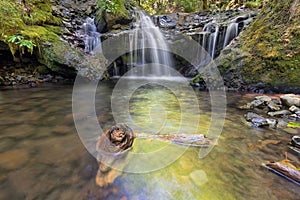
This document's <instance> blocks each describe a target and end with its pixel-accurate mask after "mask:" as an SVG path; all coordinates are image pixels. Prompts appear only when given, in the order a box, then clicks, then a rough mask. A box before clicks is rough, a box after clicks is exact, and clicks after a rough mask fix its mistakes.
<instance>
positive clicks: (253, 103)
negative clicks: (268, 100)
mask: <svg viewBox="0 0 300 200" xmlns="http://www.w3.org/2000/svg"><path fill="white" fill-rule="evenodd" d="M262 105H264V102H263V101H261V100H254V101H252V102H251V107H254V108H257V107H261V106H262Z"/></svg>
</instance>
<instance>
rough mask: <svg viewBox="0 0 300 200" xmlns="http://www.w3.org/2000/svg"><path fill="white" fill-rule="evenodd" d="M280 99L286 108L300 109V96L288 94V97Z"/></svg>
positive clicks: (283, 96)
mask: <svg viewBox="0 0 300 200" xmlns="http://www.w3.org/2000/svg"><path fill="white" fill-rule="evenodd" d="M280 99H281V101H282V103H283V104H284V105H285V106H289V107H290V106H297V107H300V95H295V94H286V95H282V96H280Z"/></svg>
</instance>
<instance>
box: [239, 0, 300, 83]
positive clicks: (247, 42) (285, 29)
mask: <svg viewBox="0 0 300 200" xmlns="http://www.w3.org/2000/svg"><path fill="white" fill-rule="evenodd" d="M299 10H300V6H299V3H297V1H295V0H287V1H279V0H271V1H269V3H268V4H267V6H265V7H264V9H263V10H262V11H261V13H260V14H259V15H258V17H257V20H256V21H255V22H254V23H253V24H252V25H251V26H250V27H249V28H248V29H247V31H246V32H245V33H243V34H242V36H241V40H240V43H241V45H242V49H243V51H245V52H247V53H248V54H249V56H248V57H247V58H246V59H245V60H244V67H243V70H242V75H243V77H244V79H245V80H246V81H247V82H249V83H251V82H259V81H263V82H265V83H268V84H271V85H277V84H280V85H283V84H284V85H295V86H300V76H299V74H300V69H299V61H300V59H299V53H300V39H299V34H300V31H299V24H300V15H299Z"/></svg>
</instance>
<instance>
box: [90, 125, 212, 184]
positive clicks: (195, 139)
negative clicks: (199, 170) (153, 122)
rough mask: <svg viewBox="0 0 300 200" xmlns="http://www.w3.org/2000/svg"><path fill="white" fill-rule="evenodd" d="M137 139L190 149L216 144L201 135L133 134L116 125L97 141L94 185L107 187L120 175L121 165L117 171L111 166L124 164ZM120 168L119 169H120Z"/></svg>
mask: <svg viewBox="0 0 300 200" xmlns="http://www.w3.org/2000/svg"><path fill="white" fill-rule="evenodd" d="M136 137H138V138H152V139H159V140H163V141H167V142H171V143H174V144H177V145H185V146H191V147H198V148H202V147H209V146H210V145H216V142H214V141H213V140H210V139H208V138H206V137H205V136H204V135H202V134H168V135H163V134H146V133H137V134H135V133H134V132H133V131H132V129H131V128H130V127H129V126H127V125H126V124H117V125H115V126H113V127H111V128H110V129H109V130H107V131H106V132H105V133H104V134H102V135H101V136H100V137H99V139H98V141H97V146H96V150H97V152H98V156H97V160H98V163H99V169H98V173H97V177H96V183H97V185H99V186H100V187H105V186H108V185H109V184H111V183H113V181H114V180H115V179H116V178H117V177H118V176H119V175H121V170H122V167H124V166H122V164H121V166H120V165H118V170H116V169H113V168H112V166H114V164H116V161H118V164H120V163H124V165H125V159H126V156H127V154H128V150H130V148H131V147H132V145H133V141H134V139H135V138H136ZM120 168H121V169H120Z"/></svg>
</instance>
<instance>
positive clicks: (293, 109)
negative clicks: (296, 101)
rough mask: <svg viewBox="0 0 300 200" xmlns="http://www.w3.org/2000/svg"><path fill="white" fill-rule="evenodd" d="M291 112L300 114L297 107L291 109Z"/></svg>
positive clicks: (299, 109)
mask: <svg viewBox="0 0 300 200" xmlns="http://www.w3.org/2000/svg"><path fill="white" fill-rule="evenodd" d="M289 110H290V111H291V112H293V113H296V112H299V111H300V108H298V107H297V106H291V107H290V108H289Z"/></svg>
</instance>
